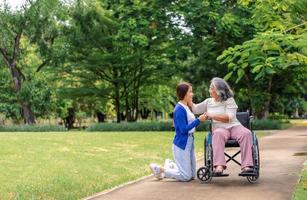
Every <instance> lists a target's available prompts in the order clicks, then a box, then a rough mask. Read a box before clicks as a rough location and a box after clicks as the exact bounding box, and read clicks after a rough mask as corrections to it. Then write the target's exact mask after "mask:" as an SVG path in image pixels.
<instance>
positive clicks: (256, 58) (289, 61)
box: [218, 0, 307, 118]
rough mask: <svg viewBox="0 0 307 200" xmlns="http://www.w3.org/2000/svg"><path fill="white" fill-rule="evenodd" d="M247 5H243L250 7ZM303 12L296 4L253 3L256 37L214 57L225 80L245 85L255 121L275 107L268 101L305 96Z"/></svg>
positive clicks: (292, 2)
mask: <svg viewBox="0 0 307 200" xmlns="http://www.w3.org/2000/svg"><path fill="white" fill-rule="evenodd" d="M250 2H251V1H245V2H244V3H245V5H246V6H251V5H249V3H250ZM251 4H252V3H251ZM305 8H306V5H304V4H303V3H302V2H300V1H287V0H284V1H281V2H278V3H277V2H276V1H265V2H262V1H256V3H254V5H253V21H254V23H255V26H256V28H257V30H258V33H257V34H256V35H255V36H254V38H253V39H251V40H249V41H246V42H244V43H243V44H242V45H236V46H234V47H230V48H228V49H227V50H225V51H224V52H223V54H222V55H221V56H219V57H218V61H220V62H221V64H227V66H228V69H229V70H230V72H229V73H228V74H227V75H226V76H225V79H226V80H228V79H230V80H235V81H236V83H240V86H242V85H246V87H247V88H248V90H247V91H246V92H247V94H249V95H248V96H249V97H250V99H249V100H250V105H251V107H252V110H253V112H254V113H255V114H256V115H257V116H258V117H259V118H262V117H264V118H267V117H268V115H269V111H270V108H272V107H273V108H274V107H275V108H276V107H278V106H277V104H278V103H280V101H279V102H276V101H275V102H272V100H276V99H283V98H284V97H286V99H288V100H289V99H300V98H302V97H303V95H304V94H305V92H306V91H305V88H306V86H307V85H306V79H307V77H306V72H307V68H306V65H307V57H306V53H307V49H306V45H305V43H306V42H305V41H306V39H307V34H306V31H305V27H306V22H305V21H304V17H303V16H304V10H305ZM274 104H275V105H274ZM279 107H280V106H279ZM283 107H284V106H283Z"/></svg>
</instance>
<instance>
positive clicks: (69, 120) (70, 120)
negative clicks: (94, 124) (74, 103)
mask: <svg viewBox="0 0 307 200" xmlns="http://www.w3.org/2000/svg"><path fill="white" fill-rule="evenodd" d="M64 123H65V127H66V128H67V129H72V128H73V127H74V123H75V109H74V108H68V116H67V117H65V119H64Z"/></svg>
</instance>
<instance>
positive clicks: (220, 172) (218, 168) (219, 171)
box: [214, 165, 224, 175]
mask: <svg viewBox="0 0 307 200" xmlns="http://www.w3.org/2000/svg"><path fill="white" fill-rule="evenodd" d="M223 171H224V167H223V166H221V165H219V166H216V167H215V169H214V173H215V174H216V175H220V174H223Z"/></svg>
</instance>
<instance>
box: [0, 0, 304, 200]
mask: <svg viewBox="0 0 307 200" xmlns="http://www.w3.org/2000/svg"><path fill="white" fill-rule="evenodd" d="M0 2H1V4H0V27H1V28H0V77H1V78H0V131H3V132H4V133H2V134H1V135H0V137H1V138H2V139H1V141H7V143H6V144H3V145H4V146H2V147H1V149H2V150H1V151H2V154H1V153H0V155H1V157H2V158H1V162H2V163H1V167H2V170H1V171H7V172H10V173H8V174H6V175H3V176H2V177H0V180H1V182H2V183H3V182H7V183H8V184H6V187H1V189H0V197H1V198H4V199H7V198H21V199H22V198H29V196H31V195H32V196H33V195H34V197H36V198H40V197H41V198H47V199H61V198H60V197H63V195H64V194H65V195H67V196H65V195H64V196H65V198H67V199H70V198H81V197H84V196H87V195H91V194H93V193H95V192H99V191H101V190H103V189H107V188H110V187H114V185H118V184H120V183H123V182H127V181H129V180H133V179H135V178H137V177H140V176H142V175H146V174H148V173H149V171H148V170H147V168H146V167H147V163H149V162H150V161H160V162H161V161H162V160H159V159H160V157H164V158H165V157H167V156H169V157H170V156H171V154H170V153H171V152H170V147H169V146H170V144H171V138H172V136H173V133H172V132H171V131H172V111H173V108H174V105H175V104H176V102H177V100H176V95H175V88H176V85H177V84H178V83H179V82H180V81H183V80H184V81H188V82H190V83H192V85H193V90H194V94H195V98H194V102H201V101H202V100H204V99H205V98H207V97H209V91H208V88H209V84H210V80H211V79H212V78H213V77H222V78H224V79H225V80H227V81H228V82H229V84H230V85H231V86H232V88H233V90H234V92H235V99H236V101H237V104H238V105H239V109H238V111H249V112H250V113H251V115H253V116H254V117H255V128H256V129H262V130H264V129H266V130H267V129H280V128H285V127H288V126H289V122H290V119H301V118H305V119H306V116H307V115H306V112H307V102H306V100H307V95H306V88H307V81H306V80H307V67H306V64H307V57H306V54H307V42H306V41H307V34H306V24H307V22H306V13H307V12H306V11H307V4H306V2H304V1H301V0H267V1H261V0H253V1H252V0H237V1H235V0H225V1H224V0H220V1H218V0H179V1H178V0H176V1H173V0H152V1H139V0H75V1H74V0H27V1H20V3H19V4H13V3H14V2H15V1H5V0H4V1H3V0H2V1H0ZM15 3H16V2H15ZM296 122H297V121H296ZM198 130H199V131H203V130H207V127H206V125H203V127H202V128H199V129H198ZM52 131H56V133H50V132H52ZM89 131H99V132H95V133H89ZM101 131H105V132H104V133H102V132H101ZM106 131H115V132H106ZM123 131H134V132H129V133H127V134H126V135H122V134H123V133H122V132H123ZM136 131H139V132H136ZM144 131H168V132H165V133H167V134H165V133H164V134H163V132H144ZM21 132H23V133H21ZM33 132H38V133H33ZM42 132H46V133H44V135H43V134H42ZM112 133H113V134H112ZM149 133H151V134H149ZM102 134H104V135H102ZM135 134H138V135H137V136H138V137H136V136H135ZM147 134H149V135H147ZM153 134H157V135H159V137H157V138H155V137H154V135H153ZM201 136H203V135H200V136H199V141H198V144H199V145H198V146H199V149H198V152H199V153H201V143H202V141H201V140H202V137H201ZM165 137H166V138H165ZM107 138H109V139H107ZM116 138H117V139H116ZM119 138H120V139H119ZM146 138H151V142H153V143H147V142H148V141H147V140H146ZM163 138H164V139H163ZM70 140H71V141H70ZM130 140H133V141H138V140H139V142H138V143H133V144H130V146H129V142H130ZM161 140H163V142H161ZM48 141H49V142H48ZM120 141H122V142H124V143H122V144H120ZM125 141H126V142H127V144H125ZM44 142H46V144H45V143H44ZM82 142H85V143H82ZM112 142H114V143H115V144H114V143H112ZM61 143H62V145H60V144H61ZM108 143H109V144H108ZM160 143H161V144H160ZM43 144H45V145H43ZM76 144H78V145H79V146H78V145H77V146H74V145H76ZM111 144H113V145H111ZM157 144H159V145H162V146H163V147H161V149H163V152H162V150H161V152H159V153H156V152H155V151H154V150H152V149H150V147H152V148H154V146H155V145H156V146H159V145H157ZM57 145H59V146H57ZM67 145H68V146H67ZM69 145H72V146H69ZM108 145H110V146H108ZM138 146H139V147H140V149H139V151H140V152H139V153H137V152H138V151H135V152H134V153H132V152H128V153H127V154H123V155H122V156H123V157H122V158H117V162H120V160H121V159H123V160H124V159H125V158H129V157H130V158H131V160H134V161H127V163H126V161H123V163H121V164H122V165H121V164H119V163H113V162H114V159H115V158H113V157H112V156H111V157H110V158H109V160H108V161H104V160H100V159H105V156H103V155H104V154H103V152H105V153H106V152H108V151H109V150H110V149H112V148H113V147H118V149H117V148H116V150H115V152H113V151H110V152H112V153H111V154H110V155H115V154H116V152H117V151H118V152H122V151H123V149H126V148H127V149H128V150H129V148H131V149H133V148H137V147H138ZM31 147H33V149H31ZM159 147H160V146H159ZM131 149H130V150H131ZM53 150H54V151H55V152H53ZM147 150H148V152H147ZM52 152H53V153H54V154H52ZM76 152H77V153H76ZM141 152H143V153H141ZM146 152H147V153H146ZM166 152H169V153H166ZM66 153H67V154H66ZM74 153H76V155H78V153H80V154H82V155H79V156H76V155H75V154H74ZM83 153H85V154H83ZM32 154H33V155H32ZM100 154H103V155H100ZM48 155H53V156H54V157H53V156H51V157H50V158H49V159H47V158H48ZM86 155H95V156H98V157H99V156H102V157H101V158H95V159H94V158H93V160H96V162H94V161H93V160H90V161H89V160H86V159H87V157H86ZM31 156H33V158H32V157H31ZM37 156H38V157H40V158H42V157H43V158H44V159H47V160H46V161H45V160H41V159H39V158H37ZM61 156H63V157H61ZM82 156H85V157H84V159H85V160H82ZM95 156H94V157H95ZM138 156H140V158H139V160H138V159H135V157H138ZM17 158H23V159H24V158H27V159H28V160H27V159H25V160H23V159H22V161H20V162H21V163H19V162H17V161H16V160H18V159H17ZM73 158H75V160H74V159H73ZM32 159H33V160H32ZM36 159H37V160H36ZM52 159H55V160H52ZM58 159H59V160H58ZM78 159H80V160H78ZM67 160H74V161H72V162H71V163H70V164H71V165H70V164H68V163H67V162H64V161H67ZM128 160H129V159H128ZM23 161H24V162H23ZM53 161H54V163H53ZM62 162H63V163H62ZM82 162H83V163H84V164H80V163H82ZM91 162H93V163H92V166H94V167H93V168H96V169H97V171H95V170H94V171H95V173H94V172H93V171H91V169H90V168H88V167H89V166H87V165H88V164H89V163H91ZM103 162H106V163H105V165H106V167H107V166H114V165H118V166H124V168H125V167H127V165H131V170H130V168H129V167H128V168H129V169H128V168H127V169H126V170H127V172H125V173H123V172H122V171H123V168H119V169H118V170H115V169H116V167H114V169H113V170H115V171H113V172H108V173H106V172H107V170H106V171H104V170H105V168H100V167H101V165H103V164H102V163H103ZM130 162H131V163H130ZM46 163H47V164H50V166H51V167H50V169H51V170H49V171H48V170H47V171H48V173H49V172H50V174H48V173H47V174H45V173H46V172H45V171H46V168H48V165H46ZM59 163H62V165H60V166H62V167H64V168H65V166H66V167H71V168H70V169H71V170H72V171H74V170H75V172H74V173H75V175H71V174H70V173H72V171H70V170H68V169H67V171H65V170H63V171H61V168H60V167H59V165H57V164H59ZM76 163H78V164H76ZM53 164H54V166H53ZM75 165H80V166H81V167H82V166H84V168H83V169H86V170H83V171H82V170H81V171H82V173H84V176H81V180H80V179H78V180H76V181H74V179H75V178H76V177H77V176H78V169H75V168H74V167H75ZM140 165H142V166H141V167H140ZM18 166H19V168H18ZM24 166H28V168H29V169H25V168H24ZM52 166H53V167H54V168H52ZM15 167H16V168H15ZM138 167H140V171H142V172H141V173H136V174H135V175H131V174H134V171H133V170H132V169H135V168H138ZM40 169H45V171H44V172H41V175H40V176H39V177H36V178H38V179H39V180H42V181H43V182H44V181H45V179H46V180H47V181H46V182H45V183H44V184H45V186H38V185H36V183H35V182H37V181H38V180H36V179H33V178H32V175H33V173H34V171H35V170H37V171H38V172H39V171H40ZM52 169H53V170H52ZM102 169H103V170H102ZM10 170H12V171H10ZM92 170H93V169H92ZM52 171H53V172H52ZM120 172H121V173H123V174H129V175H128V176H127V177H126V178H124V179H119V180H117V179H116V178H115V181H113V182H112V181H111V182H112V183H108V182H107V183H104V184H100V185H99V183H97V180H98V181H102V180H106V179H110V180H111V179H112V178H110V177H108V175H110V176H111V177H112V176H117V175H115V174H118V173H120ZM96 173H98V174H99V173H100V175H101V176H97V174H96ZM23 176H24V179H23V180H26V181H24V182H23V181H20V182H18V181H17V183H18V184H16V178H17V177H23ZM75 176H76V177H75ZM87 176H90V178H88V179H86V178H85V177H87ZM50 177H51V178H52V177H53V179H48V178H50ZM97 177H99V178H97ZM76 179H77V178H76ZM96 179H97V180H96ZM9 180H10V181H9ZM84 180H91V181H89V184H88V185H91V184H92V185H93V186H92V187H90V186H89V188H88V189H86V190H85V191H82V190H81V189H80V188H82V187H84V184H85V183H84V182H83V183H82V181H84ZM95 180H96V182H95ZM85 182H86V181H85ZM94 182H95V183H94ZM74 183H76V184H75V185H74ZM44 184H43V185H44ZM73 188H74V189H73ZM1 190H2V191H1ZM67 191H71V193H69V192H68V193H67ZM65 198H63V199H65Z"/></svg>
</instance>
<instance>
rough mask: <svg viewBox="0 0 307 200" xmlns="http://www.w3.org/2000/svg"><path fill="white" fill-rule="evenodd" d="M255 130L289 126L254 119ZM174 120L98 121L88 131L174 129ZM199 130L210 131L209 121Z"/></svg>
mask: <svg viewBox="0 0 307 200" xmlns="http://www.w3.org/2000/svg"><path fill="white" fill-rule="evenodd" d="M252 127H253V130H274V129H283V128H286V127H287V126H285V125H284V123H283V122H281V121H279V120H254V121H253V123H252ZM173 129H174V128H173V125H172V122H170V121H169V122H121V123H96V124H93V125H91V126H89V127H88V128H87V129H86V131H173ZM196 129H197V131H208V130H209V122H205V123H202V124H200V125H199V126H198V127H197V128H196Z"/></svg>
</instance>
